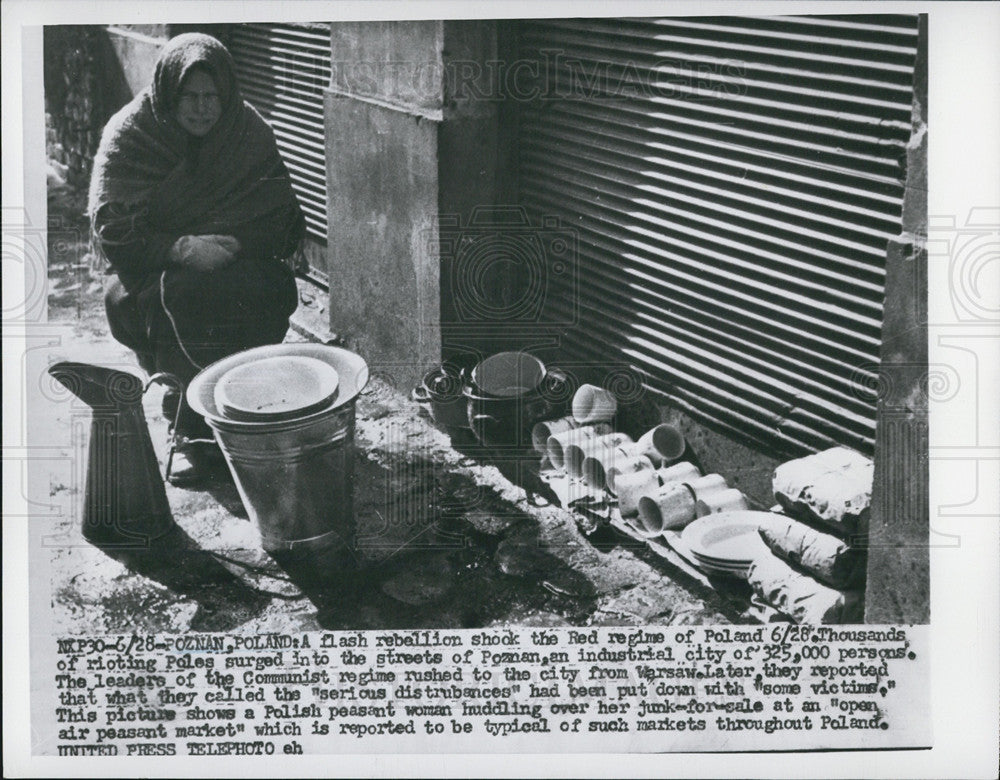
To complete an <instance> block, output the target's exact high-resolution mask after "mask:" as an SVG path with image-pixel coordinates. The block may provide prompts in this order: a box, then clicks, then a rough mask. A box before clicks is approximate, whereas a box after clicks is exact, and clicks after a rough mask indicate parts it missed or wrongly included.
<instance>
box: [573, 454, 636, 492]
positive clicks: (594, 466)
mask: <svg viewBox="0 0 1000 780" xmlns="http://www.w3.org/2000/svg"><path fill="white" fill-rule="evenodd" d="M627 460H633V456H632V450H631V448H629V447H622V446H609V447H604V448H601V449H598V450H595V451H594V452H591V453H590V455H588V456H587V457H586V458H585V459H584V461H583V467H582V470H583V481H584V482H585V483H587V485H588V486H589V487H592V488H597V489H599V490H604V489H606V488H607V482H608V471H609V469H612V468H614V467H615V466H616V465H618V464H620V463H624V462H625V461H627ZM646 460H647V462H649V459H648V458H647V459H646ZM649 465H650V468H652V465H653V464H652V462H649Z"/></svg>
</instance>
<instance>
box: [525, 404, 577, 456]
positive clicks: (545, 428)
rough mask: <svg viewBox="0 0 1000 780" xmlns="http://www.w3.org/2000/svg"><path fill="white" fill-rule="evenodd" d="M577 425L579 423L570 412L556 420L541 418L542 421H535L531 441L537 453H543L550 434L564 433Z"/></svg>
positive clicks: (574, 428)
mask: <svg viewBox="0 0 1000 780" xmlns="http://www.w3.org/2000/svg"><path fill="white" fill-rule="evenodd" d="M579 427H580V423H578V422H577V421H576V418H575V417H573V415H571V414H570V415H566V416H565V417H560V418H558V419H556V420H543V421H542V422H539V423H535V427H534V428H532V429H531V443H532V445H534V447H535V449H536V450H537V451H538V452H539V453H541V454H542V455H545V454H546V451H547V448H548V443H549V437H550V436H555V435H556V434H557V433H565V432H566V431H573V430H576V429H577V428H579Z"/></svg>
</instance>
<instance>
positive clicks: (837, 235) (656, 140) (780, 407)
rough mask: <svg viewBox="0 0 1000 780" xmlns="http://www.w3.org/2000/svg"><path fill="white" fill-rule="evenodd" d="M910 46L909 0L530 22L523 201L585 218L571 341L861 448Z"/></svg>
mask: <svg viewBox="0 0 1000 780" xmlns="http://www.w3.org/2000/svg"><path fill="white" fill-rule="evenodd" d="M916 43H917V19H916V17H911V16H905V17H904V16H865V17H789V18H698V19H630V20H616V19H606V20H605V19H600V20H598V19H587V20H551V21H532V22H527V23H525V24H524V25H523V27H522V56H523V57H527V58H530V59H536V58H537V60H538V61H539V62H540V63H541V65H540V67H539V74H540V75H539V78H538V81H537V83H536V84H535V87H536V88H537V89H538V90H539V92H538V93H537V94H536V99H534V100H532V101H530V102H526V103H525V105H524V108H523V111H522V115H521V129H520V131H519V132H520V139H519V140H520V143H519V155H520V164H519V179H520V185H519V186H520V199H521V202H522V204H523V205H524V206H526V207H527V208H528V211H529V214H531V215H532V217H533V218H534V221H536V222H537V223H538V224H541V223H542V220H543V218H545V217H558V218H559V219H560V220H561V221H562V223H563V224H564V225H566V226H568V227H572V228H575V229H576V230H577V231H578V235H579V252H580V264H579V270H580V277H579V282H580V284H579V291H580V292H579V300H578V301H574V300H573V299H572V297H571V296H572V295H573V293H572V291H571V290H570V289H569V288H565V289H563V290H558V289H556V290H553V294H552V295H550V296H549V299H550V305H551V306H552V307H553V308H552V311H551V312H550V314H551V316H552V317H556V318H558V317H560V316H562V317H563V319H566V318H567V317H570V316H572V315H573V308H574V306H577V305H578V306H579V325H577V326H575V327H571V328H570V329H569V330H568V332H566V333H564V334H563V342H562V343H563V345H564V347H565V350H566V352H567V353H568V355H569V357H571V358H572V359H575V360H580V361H588V362H589V361H593V362H595V363H600V362H601V361H605V362H607V361H614V362H620V361H622V360H623V359H624V360H626V361H628V362H629V363H630V364H632V365H634V367H635V368H636V369H637V370H639V371H640V372H641V373H642V374H643V375H644V379H645V381H646V382H647V383H648V385H649V387H650V388H651V389H653V390H655V391H657V392H660V393H663V394H665V395H666V396H667V398H668V399H669V400H670V401H671V402H672V403H674V404H675V405H678V406H679V407H681V408H682V409H684V410H685V411H687V412H689V413H691V414H692V415H694V416H695V417H697V418H699V419H701V420H703V421H708V422H710V423H712V424H714V425H715V427H717V428H722V429H723V430H724V431H726V432H727V433H730V434H732V435H735V436H737V437H739V438H743V439H747V438H749V439H751V440H752V441H753V442H755V443H758V444H759V445H763V446H765V447H767V448H770V449H772V450H774V451H776V452H779V453H791V454H794V453H801V452H803V451H807V450H815V449H818V448H822V447H826V446H830V445H831V444H833V443H841V444H846V445H849V446H853V447H856V448H859V449H861V450H862V451H864V452H866V453H869V454H870V453H871V452H872V451H873V443H874V431H875V392H874V390H875V387H876V385H877V380H878V371H877V367H878V363H879V349H880V327H881V319H882V315H881V310H882V299H883V291H884V278H885V270H884V262H885V251H886V241H887V239H888V238H889V237H890V236H894V235H896V234H898V233H899V229H900V227H899V225H900V210H901V204H902V197H903V183H902V178H903V174H904V171H903V168H902V166H903V164H904V163H905V146H906V144H907V142H908V140H909V136H910V114H911V102H912V78H913V64H914V57H915V52H916ZM539 95H540V96H539ZM547 319H548V318H547Z"/></svg>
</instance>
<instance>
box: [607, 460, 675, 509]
mask: <svg viewBox="0 0 1000 780" xmlns="http://www.w3.org/2000/svg"><path fill="white" fill-rule="evenodd" d="M662 485H663V479H662V478H661V477H660V474H659V472H658V471H656V470H654V469H648V470H645V471H635V472H632V473H631V474H619V475H618V476H617V477H616V478H615V488H616V489H617V491H618V511H619V512H620V513H621V515H622V517H634V516H635V515H636V513H637V512H638V511H639V499H640V498H642V497H643V496H644V495H646V494H647V493H649V492H651V491H653V490H656V489H657V488H659V487H660V486H662Z"/></svg>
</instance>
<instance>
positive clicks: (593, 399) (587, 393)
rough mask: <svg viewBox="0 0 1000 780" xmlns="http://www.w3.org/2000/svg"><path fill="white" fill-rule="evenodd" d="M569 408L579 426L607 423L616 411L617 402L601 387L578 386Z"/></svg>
mask: <svg viewBox="0 0 1000 780" xmlns="http://www.w3.org/2000/svg"><path fill="white" fill-rule="evenodd" d="M570 408H571V409H572V410H573V417H575V418H576V421H577V422H578V423H580V424H581V425H585V424H588V423H597V422H607V421H609V420H611V419H612V418H613V417H614V416H615V412H617V411H618V400H617V399H616V398H615V397H614V395H613V394H612V393H611V392H609V391H608V390H605V389H604V388H603V387H598V386H597V385H580V388H579V389H578V390H577V391H576V394H575V395H574V396H573V403H572V405H571V407H570Z"/></svg>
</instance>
